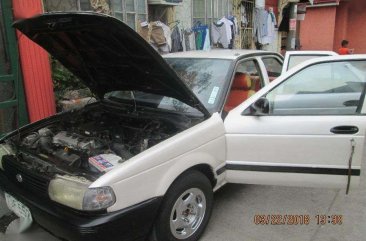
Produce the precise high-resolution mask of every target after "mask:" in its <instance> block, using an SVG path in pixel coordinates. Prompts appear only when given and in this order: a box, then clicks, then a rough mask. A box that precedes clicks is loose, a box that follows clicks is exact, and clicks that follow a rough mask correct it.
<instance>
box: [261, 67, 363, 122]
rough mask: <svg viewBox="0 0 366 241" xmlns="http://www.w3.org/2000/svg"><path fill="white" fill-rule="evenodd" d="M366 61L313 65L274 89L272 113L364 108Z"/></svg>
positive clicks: (322, 112)
mask: <svg viewBox="0 0 366 241" xmlns="http://www.w3.org/2000/svg"><path fill="white" fill-rule="evenodd" d="M365 82H366V61H347V62H344V61H343V62H332V63H321V64H316V65H312V66H310V67H308V68H306V69H304V70H302V71H300V72H298V73H297V74H295V75H293V76H292V77H290V78H289V79H287V80H286V81H285V82H283V83H282V84H280V85H279V86H277V87H276V88H275V89H273V90H272V91H270V92H269V93H268V94H267V95H266V98H267V99H268V101H269V105H270V106H269V108H270V110H269V112H270V113H269V114H270V115H271V114H272V115H353V114H356V113H357V110H358V109H360V108H361V105H362V103H361V102H362V101H363V98H362V96H363V95H364V90H365Z"/></svg>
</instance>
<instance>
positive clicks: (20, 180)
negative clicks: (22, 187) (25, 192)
mask: <svg viewBox="0 0 366 241" xmlns="http://www.w3.org/2000/svg"><path fill="white" fill-rule="evenodd" d="M15 178H16V179H17V181H18V182H23V177H22V175H20V174H17V175H16V176H15Z"/></svg>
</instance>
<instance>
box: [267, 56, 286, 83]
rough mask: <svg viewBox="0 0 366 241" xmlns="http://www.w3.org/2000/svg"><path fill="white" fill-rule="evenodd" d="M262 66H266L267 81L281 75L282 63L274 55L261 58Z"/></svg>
mask: <svg viewBox="0 0 366 241" xmlns="http://www.w3.org/2000/svg"><path fill="white" fill-rule="evenodd" d="M262 61H263V64H264V66H265V67H266V70H267V74H268V78H269V81H270V82H271V81H272V80H274V79H276V78H277V77H278V76H280V75H281V72H282V63H281V62H280V61H279V60H278V59H277V58H274V57H267V58H263V59H262Z"/></svg>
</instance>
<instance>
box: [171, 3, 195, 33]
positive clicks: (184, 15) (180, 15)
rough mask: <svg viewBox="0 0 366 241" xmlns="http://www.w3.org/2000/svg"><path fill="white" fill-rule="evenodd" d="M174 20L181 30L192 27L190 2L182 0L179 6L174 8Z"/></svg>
mask: <svg viewBox="0 0 366 241" xmlns="http://www.w3.org/2000/svg"><path fill="white" fill-rule="evenodd" d="M175 11H176V12H175V13H176V15H175V16H176V19H177V20H179V21H180V23H181V26H182V27H183V28H191V27H192V0H184V1H183V2H182V3H181V5H179V6H176V7H175Z"/></svg>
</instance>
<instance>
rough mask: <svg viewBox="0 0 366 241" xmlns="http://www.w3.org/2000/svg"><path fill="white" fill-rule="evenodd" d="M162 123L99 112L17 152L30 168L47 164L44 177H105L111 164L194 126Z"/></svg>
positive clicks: (65, 121)
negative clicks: (52, 172)
mask: <svg viewBox="0 0 366 241" xmlns="http://www.w3.org/2000/svg"><path fill="white" fill-rule="evenodd" d="M162 117H163V116H160V117H159V116H149V115H146V114H138V115H131V114H129V115H127V114H117V112H116V111H115V110H110V109H102V108H100V107H99V106H96V107H94V108H91V109H89V110H82V111H79V112H77V113H70V114H66V115H62V118H60V119H59V120H57V121H55V122H53V123H50V124H48V125H46V126H43V127H42V128H40V129H37V130H32V131H31V132H29V133H27V134H24V135H23V136H22V138H21V139H20V140H19V142H20V143H19V144H17V146H19V152H20V155H21V158H22V160H23V161H25V163H28V164H29V165H30V166H33V167H34V162H35V161H34V160H35V159H39V160H38V161H37V163H38V164H39V163H46V164H44V165H37V168H38V171H42V172H47V170H49V166H50V164H52V165H53V166H54V167H57V168H56V169H58V170H59V169H62V170H64V171H65V172H67V173H69V174H77V175H83V174H85V175H87V176H90V175H94V176H99V175H102V174H103V173H105V172H106V171H107V170H109V169H110V168H109V167H108V166H101V165H102V164H103V165H105V162H108V163H109V164H110V163H114V164H113V165H117V164H118V163H123V162H124V161H126V160H128V159H130V158H131V157H133V156H135V155H137V154H139V153H141V152H143V151H144V150H146V149H148V148H150V147H151V146H154V145H156V144H157V143H159V142H161V141H163V140H166V139H167V138H169V137H171V136H172V135H174V134H176V133H178V132H180V131H182V130H184V129H186V128H187V127H188V126H189V125H191V121H190V119H188V118H181V119H179V120H177V119H174V118H169V119H168V118H166V117H165V119H164V118H162ZM40 160H42V161H40ZM31 163H32V164H31ZM54 169H55V168H53V170H54Z"/></svg>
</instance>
